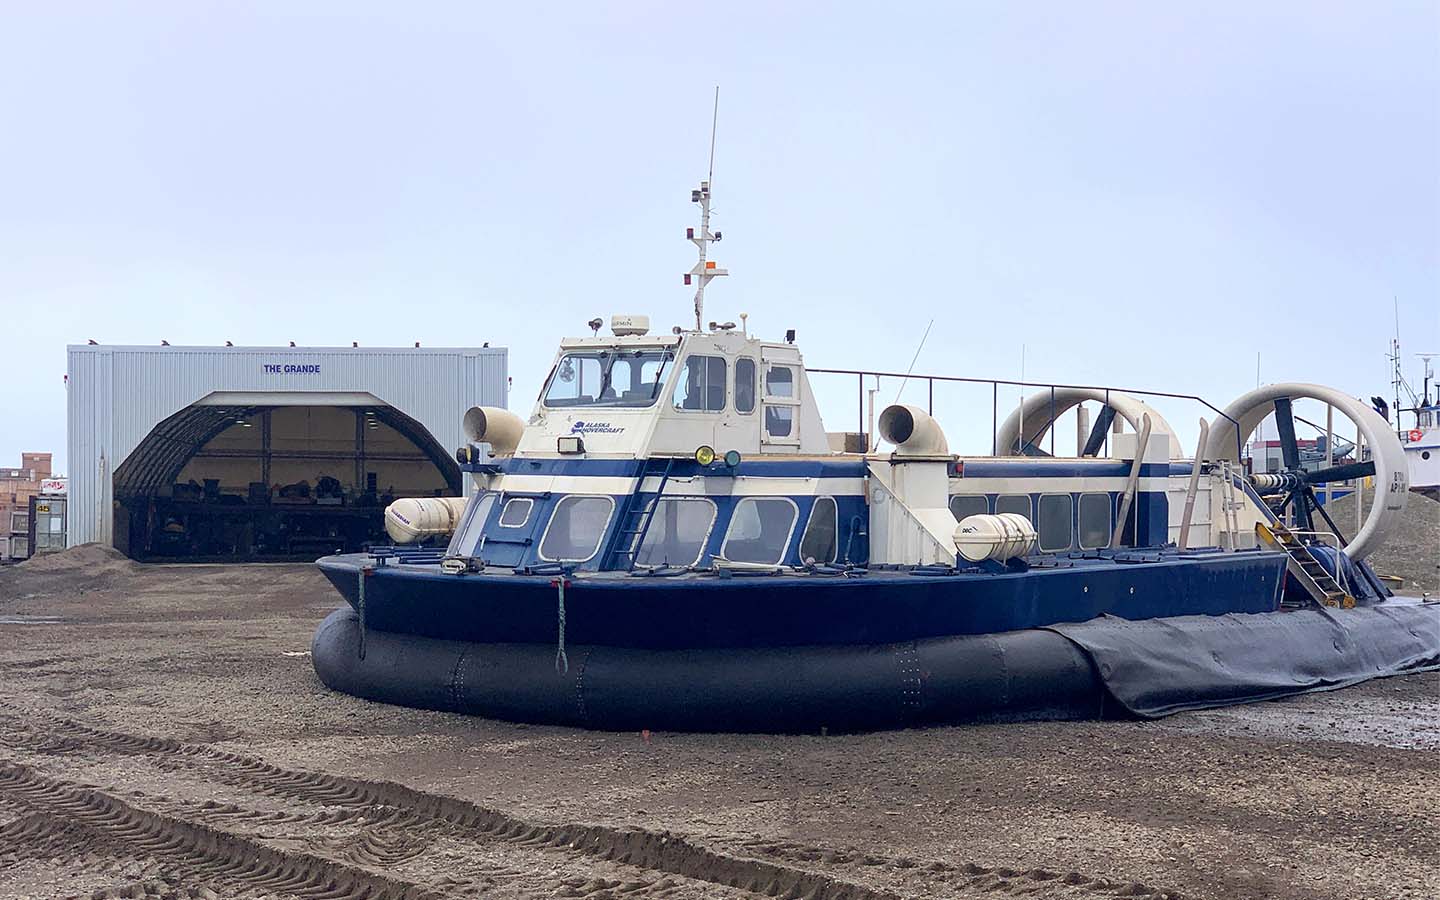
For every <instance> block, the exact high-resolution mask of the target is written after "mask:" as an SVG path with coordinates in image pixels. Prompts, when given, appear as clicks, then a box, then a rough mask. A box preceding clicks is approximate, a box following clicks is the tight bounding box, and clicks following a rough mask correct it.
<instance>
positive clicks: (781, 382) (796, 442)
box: [760, 347, 800, 449]
mask: <svg viewBox="0 0 1440 900" xmlns="http://www.w3.org/2000/svg"><path fill="white" fill-rule="evenodd" d="M760 362H761V366H760V368H761V370H762V371H761V373H760V393H761V401H760V404H761V407H762V409H763V421H762V422H761V430H760V446H761V447H762V448H763V447H774V448H775V449H784V448H796V449H798V448H799V446H800V353H799V351H797V350H795V349H793V348H789V347H766V348H765V349H764V350H763V351H762V352H761V354H760Z"/></svg>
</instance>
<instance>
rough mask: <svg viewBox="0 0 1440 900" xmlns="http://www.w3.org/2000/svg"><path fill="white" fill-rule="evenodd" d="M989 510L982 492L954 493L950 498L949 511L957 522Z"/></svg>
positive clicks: (983, 513) (988, 503)
mask: <svg viewBox="0 0 1440 900" xmlns="http://www.w3.org/2000/svg"><path fill="white" fill-rule="evenodd" d="M1027 499H1028V498H1027ZM989 511H990V501H989V500H987V499H985V495H984V494H956V495H955V496H953V497H951V498H950V513H951V514H952V515H954V516H955V521H957V522H959V521H962V520H964V519H966V518H969V517H970V516H983V515H985V514H986V513H988V512H989Z"/></svg>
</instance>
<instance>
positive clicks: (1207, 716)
mask: <svg viewBox="0 0 1440 900" xmlns="http://www.w3.org/2000/svg"><path fill="white" fill-rule="evenodd" d="M335 605H336V603H335V600H334V598H333V596H332V594H331V592H330V591H329V589H328V586H327V585H326V583H325V582H324V581H323V579H322V578H320V577H319V576H318V574H317V573H316V572H315V571H314V570H313V569H312V568H311V567H308V566H288V565H275V566H246V567H223V566H188V567H182V566H177V567H159V566H155V567H143V568H142V567H139V566H137V565H135V564H133V563H131V562H129V561H127V560H124V559H117V558H115V557H114V555H113V554H112V553H110V552H107V551H104V550H101V549H99V548H94V547H86V548H77V549H75V550H71V551H67V552H66V553H65V554H62V555H60V556H59V557H51V558H47V559H40V560H35V561H32V562H31V563H27V564H25V565H23V566H19V567H15V568H12V569H7V570H0V897H16V898H19V897H26V898H29V897H55V896H83V897H89V896H98V897H130V896H160V897H230V896H239V897H276V898H281V897H306V896H347V897H393V898H402V897H403V898H419V897H437V898H438V897H480V896H483V897H494V898H522V897H590V898H625V897H669V898H677V900H685V898H722V900H724V898H756V897H792V896H793V897H809V898H821V900H839V898H848V900H868V898H882V897H883V898H893V897H955V898H979V897H992V896H997V895H998V896H1005V895H1017V896H1027V897H1036V898H1052V900H1077V898H1082V897H1084V898H1096V897H1107V896H1108V897H1151V898H1160V897H1185V898H1215V900H1221V898H1223V900H1233V898H1269V897H1274V898H1295V900H1299V898H1327V900H1364V898H1375V900H1381V898H1383V900H1398V898H1416V900H1419V898H1424V900H1433V898H1436V897H1440V832H1437V831H1436V826H1435V823H1436V821H1437V820H1440V673H1428V674H1424V675H1415V676H1407V677H1403V678H1394V679H1388V680H1383V681H1375V682H1371V683H1369V684H1366V685H1362V686H1358V687H1355V688H1351V689H1347V690H1343V691H1336V692H1333V693H1327V694H1317V695H1312V696H1308V697H1303V698H1299V699H1295V700H1290V701H1284V702H1276V703H1266V704H1257V705H1254V706H1247V707H1239V708H1233V709H1227V710H1214V711H1208V712H1202V713H1191V714H1186V715H1181V716H1176V717H1174V718H1171V719H1166V720H1163V721H1160V722H1143V723H1142V722H1034V723H1025V724H1009V725H996V726H984V725H978V726H966V727H956V728H932V729H925V730H916V731H905V732H892V733H881V734H871V735H843V736H818V735H817V736H812V737H803V736H802V737H793V736H792V737H774V736H744V735H693V734H684V735H682V734H667V733H657V734H653V735H638V734H628V733H602V732H584V731H575V730H569V729H563V728H547V727H536V726H522V725H512V724H507V723H502V722H493V721H487V720H481V719H472V718H466V717H461V716H454V715H448V714H444V713H435V712H426V711H419V710H409V709H401V708H395V707H387V706H382V705H378V704H373V703H368V702H365V701H362V700H358V699H355V698H352V697H348V696H344V695H338V694H333V693H330V692H328V691H327V690H325V688H324V687H323V686H322V685H320V683H319V682H318V680H317V679H316V678H315V676H314V674H313V672H312V670H311V668H310V660H309V658H308V650H309V641H310V636H311V634H312V632H313V630H314V628H315V626H316V625H317V624H318V623H319V621H320V619H322V618H323V617H324V616H325V615H326V614H327V613H328V612H329V611H330V610H331V609H333V608H334V606H335Z"/></svg>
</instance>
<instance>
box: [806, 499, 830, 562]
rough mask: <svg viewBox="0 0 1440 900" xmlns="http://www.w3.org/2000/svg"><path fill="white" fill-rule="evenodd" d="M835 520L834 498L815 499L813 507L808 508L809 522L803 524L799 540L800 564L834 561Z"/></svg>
mask: <svg viewBox="0 0 1440 900" xmlns="http://www.w3.org/2000/svg"><path fill="white" fill-rule="evenodd" d="M837 520H838V516H837V515H836V512H835V498H834V497H816V498H815V505H814V506H812V507H810V521H809V522H807V523H805V534H804V535H803V536H802V537H801V538H800V561H801V562H802V563H812V562H814V563H821V564H825V563H832V562H834V561H835V551H836V544H837V539H836V532H837V531H838V530H839V525H838V521H837Z"/></svg>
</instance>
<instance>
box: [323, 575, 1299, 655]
mask: <svg viewBox="0 0 1440 900" xmlns="http://www.w3.org/2000/svg"><path fill="white" fill-rule="evenodd" d="M1123 559H1124V558H1122V559H1121V560H1116V559H1110V558H1087V559H1074V560H1070V559H1062V560H1060V561H1059V563H1060V564H1059V565H1057V566H1056V567H1053V568H1049V567H1047V568H1039V567H1037V568H1032V569H1030V570H1029V571H1025V572H1004V573H994V574H990V573H973V572H972V573H958V574H944V575H936V574H929V573H921V572H903V571H900V572H896V571H871V572H869V573H868V574H864V575H859V576H853V577H846V576H838V575H837V576H826V575H817V574H802V575H763V576H756V575H751V576H740V575H737V576H735V577H729V578H725V577H717V576H715V575H709V574H700V573H688V574H683V575H677V576H670V577H640V576H630V575H626V574H623V573H598V574H582V575H579V576H572V578H571V580H570V581H569V582H568V586H567V587H566V589H565V640H566V641H567V643H571V644H592V645H603V646H614V647H633V648H645V649H685V648H721V647H730V648H744V647H786V646H803V645H814V644H826V645H855V644H887V643H894V642H899V641H911V640H923V639H927V638H937V637H947V636H955V635H976V634H992V633H997V632H1008V631H1017V630H1021V629H1026V628H1036V627H1041V626H1045V625H1053V624H1057V623H1064V622H1083V621H1088V620H1090V619H1093V618H1095V617H1096V616H1100V615H1106V614H1108V615H1112V616H1118V617H1121V618H1125V619H1151V618H1159V617H1168V616H1185V615H1221V614H1224V613H1261V612H1272V611H1274V610H1276V609H1278V608H1279V605H1280V597H1281V592H1282V589H1283V586H1284V578H1285V560H1286V557H1285V556H1284V554H1281V553H1272V552H1261V551H1257V552H1244V553H1218V552H1217V553H1205V552H1198V553H1187V554H1180V553H1173V552H1172V553H1167V554H1152V555H1151V556H1150V557H1148V558H1146V559H1144V560H1143V561H1142V560H1140V558H1139V557H1132V559H1135V560H1137V561H1123ZM318 564H319V566H320V569H321V570H322V571H323V572H324V573H325V575H326V577H328V578H329V579H330V581H331V582H332V583H333V584H334V585H335V587H336V588H337V589H338V590H339V591H340V593H341V594H342V595H343V596H344V597H345V599H346V601H347V602H348V603H349V604H350V605H351V606H352V607H353V608H355V609H356V611H357V612H360V613H362V615H363V617H364V624H365V626H366V627H367V628H374V629H378V630H380V631H387V632H399V633H408V634H416V635H423V636H426V637H432V638H440V639H444V640H453V641H473V642H486V643H522V644H525V643H552V644H553V643H554V642H555V641H556V640H557V637H558V632H559V629H558V615H557V613H558V600H559V597H558V588H557V586H556V584H555V579H554V577H553V576H546V575H529V576H526V575H517V574H513V573H511V572H508V571H506V572H504V573H503V574H499V573H497V574H490V573H485V574H469V575H451V574H446V573H444V572H442V571H441V570H440V568H439V567H438V566H436V565H389V566H380V567H376V566H375V560H374V559H373V558H372V557H370V556H368V555H354V556H336V557H328V558H325V559H322V560H320V561H319V563H318ZM362 578H363V579H364V582H365V589H364V601H363V603H362V602H361V591H360V581H361V579H362ZM362 607H363V609H362Z"/></svg>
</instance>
